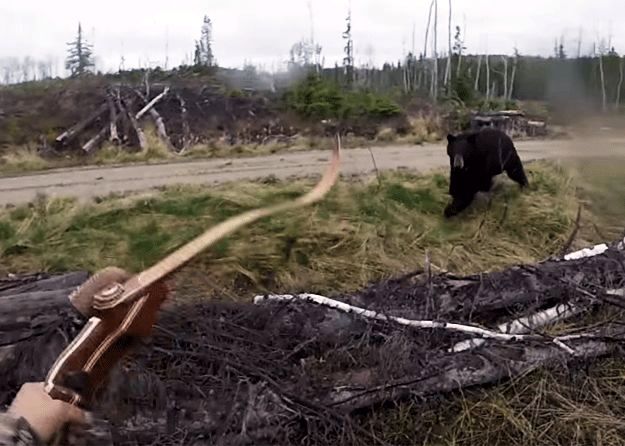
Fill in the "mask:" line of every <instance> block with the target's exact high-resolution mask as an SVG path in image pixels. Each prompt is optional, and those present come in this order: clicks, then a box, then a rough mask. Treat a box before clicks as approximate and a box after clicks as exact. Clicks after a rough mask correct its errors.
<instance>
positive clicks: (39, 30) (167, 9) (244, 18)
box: [0, 0, 625, 70]
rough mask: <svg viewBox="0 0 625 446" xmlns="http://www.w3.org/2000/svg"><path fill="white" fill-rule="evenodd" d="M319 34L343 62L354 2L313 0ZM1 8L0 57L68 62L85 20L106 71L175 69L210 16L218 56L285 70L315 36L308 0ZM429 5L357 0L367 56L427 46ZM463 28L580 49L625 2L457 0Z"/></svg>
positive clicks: (481, 40) (479, 37) (504, 49)
mask: <svg viewBox="0 0 625 446" xmlns="http://www.w3.org/2000/svg"><path fill="white" fill-rule="evenodd" d="M311 2H312V6H313V16H314V34H315V39H316V40H317V41H318V43H319V44H321V45H322V46H323V48H324V51H323V53H324V56H325V58H326V64H328V65H332V64H334V63H335V62H340V61H341V60H342V52H343V46H344V41H343V40H342V38H341V35H342V32H343V31H344V29H345V17H346V15H347V4H348V3H347V0H311ZM6 3H7V4H5V5H3V6H0V58H2V57H10V56H16V57H24V56H26V55H30V56H32V57H35V58H46V57H53V58H55V59H56V60H59V61H62V60H63V58H64V57H65V48H66V47H65V43H66V42H68V41H70V40H72V39H73V38H74V36H75V33H76V27H77V23H78V21H81V22H82V23H83V28H84V30H85V32H86V36H87V38H88V39H90V40H92V41H93V43H94V44H95V51H96V54H97V55H98V58H99V60H100V61H101V62H100V63H101V66H100V68H102V69H105V70H110V69H116V68H117V67H118V66H119V62H120V60H121V57H122V55H123V56H124V58H125V60H126V66H127V67H128V66H140V65H143V66H145V65H147V64H148V63H151V64H153V65H154V64H161V65H163V64H164V61H165V59H166V58H167V57H168V59H169V61H170V66H172V65H177V64H179V63H181V62H183V61H184V60H185V59H186V60H187V61H188V60H190V57H191V56H192V53H193V45H194V40H195V39H196V38H198V36H199V33H200V28H201V24H202V17H203V16H204V14H207V15H209V16H210V17H211V19H212V21H213V24H214V53H215V55H216V57H217V60H218V61H219V63H220V64H222V65H225V66H241V65H242V64H243V62H244V61H250V62H252V63H256V64H263V65H264V66H265V68H268V69H270V68H272V67H274V68H276V67H278V66H280V64H281V63H282V62H284V61H286V60H287V59H288V53H289V49H290V47H291V45H292V44H293V43H295V42H296V41H298V40H300V39H302V38H307V37H308V36H309V35H310V33H311V28H310V19H309V10H308V7H307V4H308V2H307V0H267V1H264V2H259V1H257V0H227V1H216V0H215V1H212V2H207V1H204V0H178V2H172V1H171V0H149V1H146V0H141V1H138V0H136V1H130V0H109V1H107V2H105V3H99V4H97V5H94V4H92V3H90V2H85V1H84V0H57V1H55V2H43V1H41V0H20V1H18V2H6ZM428 7H429V2H428V1H427V0H421V1H417V2H415V1H414V0H352V12H353V14H352V15H353V37H354V43H355V48H356V59H357V62H358V61H359V62H365V61H366V60H367V59H368V58H369V57H371V54H369V52H368V51H367V48H369V47H371V48H373V55H372V56H373V58H374V61H375V62H376V63H377V64H381V63H382V62H384V61H397V60H399V59H400V58H401V57H402V54H403V53H404V52H405V51H409V50H411V48H412V35H413V29H414V35H415V48H416V50H417V51H418V52H420V51H422V49H423V46H424V44H423V38H424V33H425V26H426V21H427V12H428ZM448 11H449V10H448V2H447V1H445V0H439V24H438V25H439V36H438V41H439V50H440V51H445V49H446V46H447V16H448ZM453 13H454V14H453V25H454V26H455V25H459V26H460V27H461V28H463V29H464V26H465V23H466V36H465V40H466V43H467V46H468V48H469V51H473V52H478V51H479V52H482V51H489V52H490V53H511V52H512V50H513V48H514V47H517V48H519V50H520V51H521V53H523V54H542V55H548V54H551V52H552V51H553V45H554V41H555V39H556V38H558V37H560V36H561V35H562V36H564V37H565V44H566V45H567V46H568V47H570V48H569V50H568V52H569V53H570V54H572V53H574V51H573V48H576V47H577V43H576V40H577V39H578V35H579V31H578V30H579V28H580V27H583V28H584V34H583V38H584V40H585V45H584V47H585V48H589V47H590V46H591V44H592V42H593V41H597V40H598V39H599V37H605V38H608V37H609V36H610V35H611V36H612V43H613V45H614V46H615V47H616V48H617V50H618V49H619V46H620V45H624V44H625V30H622V29H621V28H620V27H619V26H618V24H619V23H621V22H622V21H624V20H625V4H623V3H622V2H621V1H620V0H595V1H593V2H589V1H586V0H567V1H564V0H561V1H555V0H554V1H549V2H545V1H543V0H525V1H524V2H522V3H520V2H512V1H502V2H494V1H492V0H454V1H453Z"/></svg>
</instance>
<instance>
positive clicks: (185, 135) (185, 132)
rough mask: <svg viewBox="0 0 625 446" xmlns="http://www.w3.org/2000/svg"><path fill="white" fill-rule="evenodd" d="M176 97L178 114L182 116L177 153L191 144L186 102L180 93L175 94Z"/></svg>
mask: <svg viewBox="0 0 625 446" xmlns="http://www.w3.org/2000/svg"><path fill="white" fill-rule="evenodd" d="M176 98H177V99H178V102H179V103H180V115H181V118H182V147H181V148H180V150H179V153H180V154H183V153H184V152H185V151H186V150H187V149H188V148H189V146H190V145H191V129H190V128H189V119H188V113H187V103H186V102H185V100H184V98H183V97H182V95H181V94H180V93H177V94H176Z"/></svg>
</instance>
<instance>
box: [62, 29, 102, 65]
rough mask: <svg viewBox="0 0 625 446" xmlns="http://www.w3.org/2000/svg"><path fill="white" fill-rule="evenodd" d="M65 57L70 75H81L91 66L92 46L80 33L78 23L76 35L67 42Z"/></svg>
mask: <svg viewBox="0 0 625 446" xmlns="http://www.w3.org/2000/svg"><path fill="white" fill-rule="evenodd" d="M67 46H68V47H69V48H68V50H67V53H68V54H67V59H65V68H67V69H68V70H69V71H70V73H71V76H72V77H75V76H81V75H83V74H85V73H87V72H88V71H89V69H91V68H93V67H94V66H95V64H94V63H93V46H92V45H90V44H89V43H88V42H87V41H86V40H85V39H84V37H83V35H82V26H81V24H80V23H78V35H77V36H76V40H74V41H73V42H70V43H68V44H67Z"/></svg>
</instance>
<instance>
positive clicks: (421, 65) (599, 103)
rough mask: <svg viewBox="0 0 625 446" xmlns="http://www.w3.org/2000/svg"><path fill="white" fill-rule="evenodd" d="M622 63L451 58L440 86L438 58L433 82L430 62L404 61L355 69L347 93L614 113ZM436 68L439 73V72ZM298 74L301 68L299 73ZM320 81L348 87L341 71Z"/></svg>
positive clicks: (609, 59) (607, 58) (611, 57)
mask: <svg viewBox="0 0 625 446" xmlns="http://www.w3.org/2000/svg"><path fill="white" fill-rule="evenodd" d="M624 62H625V58H624V57H621V56H619V55H618V54H617V53H616V52H610V53H609V54H607V55H604V56H599V55H597V56H595V57H581V58H572V59H568V58H557V57H550V58H544V57H529V56H520V55H516V56H506V55H489V56H486V55H470V56H462V57H460V56H458V55H454V57H453V58H452V63H451V67H452V69H451V70H450V71H451V73H450V74H449V75H448V76H449V78H448V80H447V81H445V71H446V68H445V65H446V64H447V63H448V59H447V58H439V59H438V65H439V69H438V70H437V71H438V73H437V79H434V78H433V73H434V69H433V65H434V63H433V61H432V60H431V59H430V60H423V59H421V60H417V59H415V58H412V57H410V56H409V57H407V58H406V59H405V60H404V61H398V62H396V63H386V64H384V66H383V67H382V68H368V67H360V68H356V69H355V71H354V74H353V76H354V79H353V87H354V88H361V89H366V90H371V91H375V92H378V93H383V94H394V95H396V94H403V95H417V96H421V97H424V98H431V97H432V89H433V88H436V90H437V94H436V95H435V98H436V99H438V100H449V99H451V100H457V101H461V102H462V103H465V104H470V103H473V102H475V101H477V100H479V101H484V100H492V101H496V100H497V101H500V102H505V101H512V100H535V101H549V102H552V103H561V104H567V103H569V104H571V103H573V104H586V105H589V106H595V107H599V108H602V109H604V110H606V111H607V110H609V109H619V108H620V105H621V96H622V89H623V64H624ZM441 68H442V69H441ZM300 70H303V68H300ZM320 75H321V76H322V77H323V78H324V79H325V80H326V81H332V82H334V83H335V84H337V85H344V86H346V85H348V84H349V81H348V78H347V76H348V74H347V73H346V70H345V69H344V67H341V66H335V67H333V68H325V69H322V70H320Z"/></svg>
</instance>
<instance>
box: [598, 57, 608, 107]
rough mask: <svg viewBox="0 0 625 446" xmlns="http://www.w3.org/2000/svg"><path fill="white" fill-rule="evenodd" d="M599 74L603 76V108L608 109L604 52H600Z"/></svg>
mask: <svg viewBox="0 0 625 446" xmlns="http://www.w3.org/2000/svg"><path fill="white" fill-rule="evenodd" d="M599 74H600V76H601V110H602V111H603V112H604V113H605V112H607V111H608V99H607V96H606V92H605V70H604V68H603V53H600V54H599Z"/></svg>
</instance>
